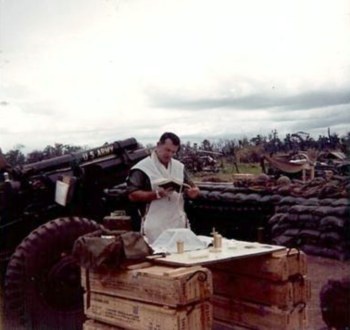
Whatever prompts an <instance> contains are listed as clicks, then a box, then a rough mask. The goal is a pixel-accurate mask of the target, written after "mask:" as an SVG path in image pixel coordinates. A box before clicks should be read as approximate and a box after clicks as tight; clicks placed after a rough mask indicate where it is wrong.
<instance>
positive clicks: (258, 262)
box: [208, 249, 307, 281]
mask: <svg viewBox="0 0 350 330" xmlns="http://www.w3.org/2000/svg"><path fill="white" fill-rule="evenodd" d="M208 267H209V268H210V269H212V270H214V269H217V270H223V271H226V272H230V273H234V274H242V275H249V276H255V277H259V278H265V279H269V280H273V281H287V280H288V279H289V278H290V277H292V276H296V275H299V274H300V275H306V274H307V259H306V255H305V253H303V252H302V251H298V250H296V249H292V250H287V249H284V250H282V251H277V252H273V253H272V254H269V255H264V256H251V257H250V258H245V259H236V260H231V261H229V262H222V263H216V264H213V265H208Z"/></svg>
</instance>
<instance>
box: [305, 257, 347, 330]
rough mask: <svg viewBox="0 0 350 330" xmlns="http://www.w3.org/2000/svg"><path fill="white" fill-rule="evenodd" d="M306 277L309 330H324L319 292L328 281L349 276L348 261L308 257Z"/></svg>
mask: <svg viewBox="0 0 350 330" xmlns="http://www.w3.org/2000/svg"><path fill="white" fill-rule="evenodd" d="M307 260H308V277H309V279H310V280H311V301H310V303H309V329H310V330H320V329H322V330H323V329H326V324H325V323H324V322H323V320H322V315H321V311H320V300H319V292H320V290H321V288H322V286H323V285H324V284H326V283H327V281H328V280H329V279H334V280H339V279H341V278H343V277H345V276H350V261H346V262H341V261H338V260H333V259H327V258H321V257H316V256H310V255H309V256H308V258H307Z"/></svg>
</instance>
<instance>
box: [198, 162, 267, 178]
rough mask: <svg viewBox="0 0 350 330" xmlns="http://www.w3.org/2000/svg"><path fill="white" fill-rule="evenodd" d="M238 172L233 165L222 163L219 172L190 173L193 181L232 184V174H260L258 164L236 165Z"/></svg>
mask: <svg viewBox="0 0 350 330" xmlns="http://www.w3.org/2000/svg"><path fill="white" fill-rule="evenodd" d="M237 167H238V172H237V169H236V167H235V165H234V164H232V163H228V162H224V163H223V164H222V167H221V168H220V170H219V172H217V173H214V172H197V173H192V174H191V177H192V179H193V180H194V181H210V180H212V179H217V180H218V181H224V182H232V181H233V176H234V174H237V173H247V174H255V175H258V174H261V173H262V172H261V167H260V165H259V164H258V163H249V164H243V163H242V164H237Z"/></svg>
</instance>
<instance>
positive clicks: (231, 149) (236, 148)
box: [0, 130, 350, 166]
mask: <svg viewBox="0 0 350 330" xmlns="http://www.w3.org/2000/svg"><path fill="white" fill-rule="evenodd" d="M349 147H350V132H348V133H347V134H346V135H345V136H342V137H340V136H339V135H338V134H337V133H333V134H330V133H329V132H328V136H321V135H320V136H319V137H318V138H317V139H314V138H312V137H311V136H310V135H309V134H308V133H306V132H297V133H293V134H287V135H286V136H285V137H284V138H280V137H279V135H278V132H277V130H273V131H271V133H270V134H268V135H267V136H262V135H260V134H258V135H257V136H255V137H253V138H247V137H244V138H242V139H219V140H217V141H210V140H209V139H204V140H203V141H202V142H201V143H192V142H190V141H188V142H186V143H184V144H182V145H181V151H180V156H184V155H188V154H194V153H196V152H208V153H218V154H221V155H222V156H224V157H238V158H239V161H242V162H258V161H259V159H260V157H261V155H262V154H263V153H268V154H274V153H281V152H282V153H293V152H298V151H301V150H309V149H313V150H316V151H326V150H329V151H331V150H338V151H342V152H344V153H345V154H346V155H347V157H349V156H350V152H349V151H350V148H349ZM23 148H24V145H17V146H16V147H14V148H13V149H11V150H10V151H8V152H7V153H5V154H3V156H4V158H5V159H6V161H7V162H8V163H9V164H10V165H11V166H18V165H19V166H20V165H24V164H29V163H33V162H38V161H41V160H44V159H49V158H53V157H57V156H62V155H64V154H69V153H75V152H79V151H84V150H87V149H89V147H87V146H74V145H68V144H62V143H55V144H54V145H53V146H51V145H48V146H46V147H45V148H44V149H43V150H34V151H32V152H29V153H27V154H24V153H23V151H22V150H23ZM0 151H1V150H0Z"/></svg>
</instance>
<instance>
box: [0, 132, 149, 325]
mask: <svg viewBox="0 0 350 330" xmlns="http://www.w3.org/2000/svg"><path fill="white" fill-rule="evenodd" d="M148 154H149V151H148V150H147V149H144V148H142V147H141V146H140V145H139V144H138V143H137V141H136V140H135V139H134V138H130V139H126V140H122V141H117V142H114V143H112V144H105V145H103V146H101V147H99V148H94V149H90V150H87V151H82V152H78V153H74V154H67V155H63V156H59V157H56V158H52V159H48V160H43V161H40V162H36V163H32V164H27V165H24V166H23V167H17V168H12V167H11V166H9V165H8V164H7V162H6V160H5V159H4V157H2V159H1V163H0V262H1V267H2V273H3V274H2V277H3V285H4V287H5V313H6V316H8V322H10V321H11V322H12V323H13V322H15V324H11V325H10V326H9V329H13V328H15V327H16V328H17V327H23V329H65V330H67V329H79V328H81V324H82V317H83V313H82V310H83V299H82V298H83V292H82V289H81V286H80V269H79V267H78V264H77V263H76V261H75V260H74V259H73V258H72V256H71V250H72V246H73V243H74V241H75V240H76V239H77V238H78V237H79V236H81V235H83V234H85V233H88V232H91V231H93V230H96V229H97V228H98V227H99V224H100V223H101V220H102V219H103V217H104V216H106V215H109V214H110V213H111V212H112V211H113V210H116V209H118V207H119V205H118V199H116V198H114V196H113V193H109V188H112V187H113V186H114V185H117V184H120V183H122V182H124V181H125V178H126V176H127V174H128V170H129V169H130V167H131V166H132V165H133V164H135V163H136V162H138V161H139V160H141V159H143V158H144V157H146V156H147V155H148Z"/></svg>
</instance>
